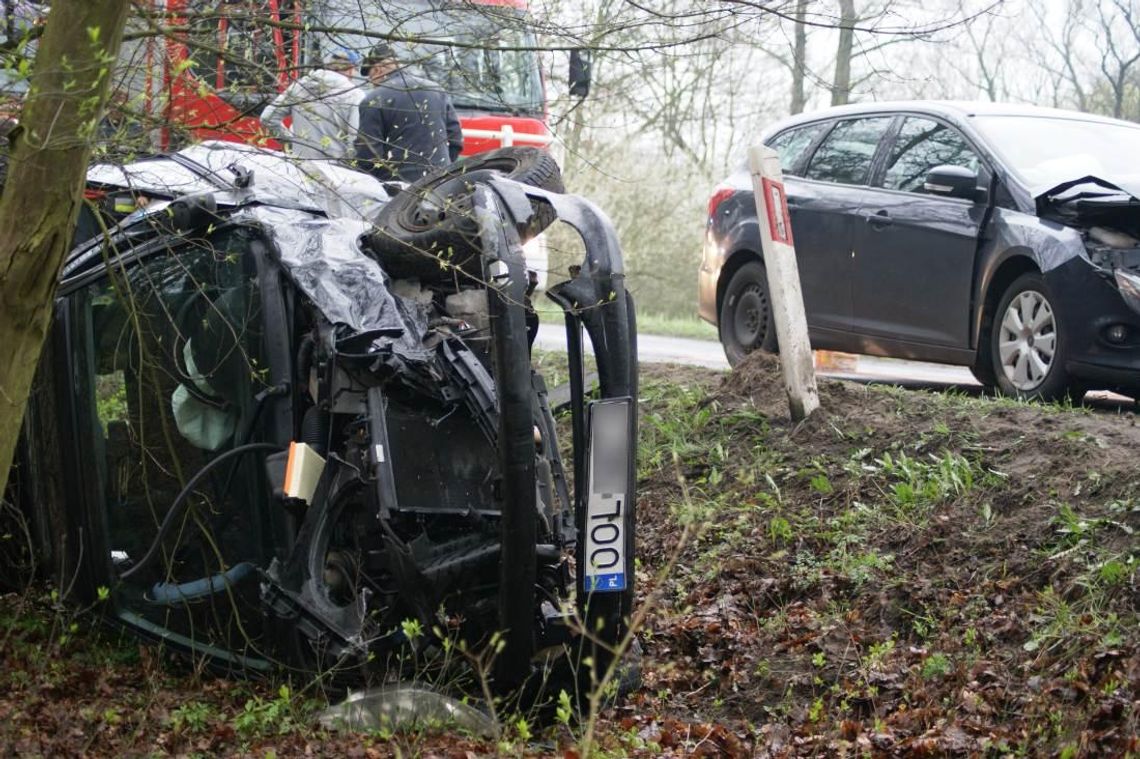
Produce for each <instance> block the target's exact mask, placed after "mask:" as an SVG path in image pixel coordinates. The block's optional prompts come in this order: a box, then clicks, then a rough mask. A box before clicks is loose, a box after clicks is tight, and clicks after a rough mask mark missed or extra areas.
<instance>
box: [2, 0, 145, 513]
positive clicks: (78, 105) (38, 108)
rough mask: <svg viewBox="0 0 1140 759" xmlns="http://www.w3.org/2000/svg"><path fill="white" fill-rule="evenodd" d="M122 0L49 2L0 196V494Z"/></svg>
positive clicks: (102, 100) (119, 29) (103, 97)
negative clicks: (0, 356)
mask: <svg viewBox="0 0 1140 759" xmlns="http://www.w3.org/2000/svg"><path fill="white" fill-rule="evenodd" d="M128 1H129V0H54V2H52V4H51V12H50V13H49V14H48V20H47V24H46V27H45V29H44V35H43V38H42V39H41V41H40V45H39V49H38V51H37V52H36V60H35V64H34V66H33V69H32V80H31V86H30V88H29V91H28V96H27V99H26V101H25V102H24V108H23V113H22V114H21V117H20V126H19V127H18V129H17V130H16V132H14V133H13V136H12V138H11V158H10V164H9V167H8V177H7V181H6V182H5V186H4V192H3V195H2V196H0V346H3V349H4V357H3V358H4V360H3V362H0V493H3V492H4V490H5V486H6V484H7V481H8V470H9V468H10V466H11V463H12V456H13V452H14V451H15V447H16V438H17V435H18V434H19V431H20V422H21V420H22V418H23V414H24V405H25V402H26V401H27V399H28V391H29V389H30V387H31V384H32V377H33V376H34V374H35V371H36V364H37V361H38V359H39V356H40V351H41V349H42V347H43V342H44V336H45V334H46V333H47V328H48V324H49V322H50V321H51V312H52V308H51V305H52V299H53V297H54V295H55V283H56V278H57V277H58V275H59V269H60V266H61V264H62V263H63V258H64V256H65V255H66V253H67V247H68V244H69V243H70V242H71V233H72V228H73V227H74V226H75V219H76V216H77V214H78V212H79V204H80V202H81V201H82V191H83V184H84V176H85V173H86V169H87V161H88V159H89V158H90V154H91V142H90V137H91V135H92V134H93V133H94V130H95V128H96V127H97V125H98V123H99V119H100V117H101V115H102V113H103V107H104V105H105V104H106V101H107V94H108V91H109V87H110V81H111V69H112V67H113V64H114V61H115V57H116V56H117V55H118V51H119V44H120V42H121V41H122V37H123V26H124V23H125V21H126V17H127V6H128Z"/></svg>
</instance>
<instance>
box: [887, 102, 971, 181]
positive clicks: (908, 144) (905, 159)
mask: <svg viewBox="0 0 1140 759" xmlns="http://www.w3.org/2000/svg"><path fill="white" fill-rule="evenodd" d="M938 166H961V167H962V168H965V169H970V170H971V171H974V172H978V171H979V168H980V167H981V160H980V159H979V158H978V154H977V153H975V152H974V151H973V150H972V149H971V148H970V146H969V145H968V144H967V143H966V140H965V138H963V137H962V135H960V134H958V132H956V131H955V130H953V129H951V128H950V127H948V126H946V125H945V124H940V123H938V122H937V121H933V120H931V119H923V118H918V117H915V116H909V117H907V119H906V121H904V122H903V125H902V128H901V129H900V130H899V133H898V136H897V137H895V144H894V147H893V148H892V149H891V155H890V158H889V159H888V160H887V173H886V175H885V176H884V177H883V186H884V187H886V188H887V189H890V190H904V191H906V192H924V190H923V189H922V188H923V184H924V183H925V181H926V175H927V174H928V173H929V172H930V170H931V169H933V168H936V167H938Z"/></svg>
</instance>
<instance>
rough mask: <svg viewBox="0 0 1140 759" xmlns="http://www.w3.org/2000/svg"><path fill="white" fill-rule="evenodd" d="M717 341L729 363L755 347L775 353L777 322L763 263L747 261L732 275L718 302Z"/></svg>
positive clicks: (737, 361) (738, 359)
mask: <svg viewBox="0 0 1140 759" xmlns="http://www.w3.org/2000/svg"><path fill="white" fill-rule="evenodd" d="M718 322H719V324H720V342H721V345H723V346H724V355H725V357H726V358H727V359H728V363H729V365H730V366H736V365H737V364H739V363H740V362H741V361H743V360H744V358H745V356H747V355H748V354H749V353H751V352H752V351H755V350H762V351H767V352H768V353H775V352H777V350H778V345H777V342H776V324H775V322H774V321H773V319H772V299H771V298H770V297H769V296H768V275H767V273H766V272H765V269H764V264H762V263H760V262H759V261H750V262H749V263H746V264H744V266H741V267H740V268H739V269H737V270H736V272H735V273H734V274H733V275H732V279H730V280H729V281H728V287H726V288H725V290H724V300H723V301H722V302H721V306H720V318H719V320H718Z"/></svg>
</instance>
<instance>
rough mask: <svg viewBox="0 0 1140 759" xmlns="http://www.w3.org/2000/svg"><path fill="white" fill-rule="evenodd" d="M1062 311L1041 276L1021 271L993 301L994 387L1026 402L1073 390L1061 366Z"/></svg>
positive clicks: (1063, 356)
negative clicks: (1058, 309) (997, 299)
mask: <svg viewBox="0 0 1140 759" xmlns="http://www.w3.org/2000/svg"><path fill="white" fill-rule="evenodd" d="M1061 319H1062V317H1061V315H1060V314H1058V313H1057V308H1056V301H1055V299H1054V298H1053V296H1052V293H1051V292H1050V291H1049V287H1048V285H1047V284H1046V283H1045V279H1044V278H1043V277H1042V276H1041V275H1040V274H1038V273H1037V272H1029V273H1026V274H1022V275H1021V276H1020V277H1018V278H1017V279H1016V280H1014V281H1013V283H1012V284H1010V286H1009V288H1008V289H1006V291H1005V293H1004V294H1003V295H1002V297H1001V300H999V301H998V307H997V311H995V312H994V321H993V326H992V327H991V329H990V333H989V338H990V340H989V342H990V360H991V361H992V366H993V370H994V379H995V382H996V385H997V389H998V391H999V392H1001V393H1002V394H1003V395H1008V396H1011V397H1014V398H1024V399H1026V400H1039V401H1056V400H1060V399H1062V398H1065V397H1067V396H1068V395H1069V394H1070V393H1071V392H1073V391H1075V390H1076V385H1075V384H1073V383H1072V380H1071V379H1070V377H1069V374H1068V372H1067V371H1066V369H1065V360H1066V357H1067V346H1066V343H1065V338H1064V330H1063V329H1062V322H1061Z"/></svg>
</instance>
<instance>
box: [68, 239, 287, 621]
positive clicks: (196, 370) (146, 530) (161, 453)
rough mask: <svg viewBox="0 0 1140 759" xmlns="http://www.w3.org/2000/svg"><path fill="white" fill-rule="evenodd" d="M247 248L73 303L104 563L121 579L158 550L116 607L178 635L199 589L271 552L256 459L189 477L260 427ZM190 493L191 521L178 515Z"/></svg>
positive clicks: (167, 256) (186, 261)
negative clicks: (178, 609) (181, 615)
mask: <svg viewBox="0 0 1140 759" xmlns="http://www.w3.org/2000/svg"><path fill="white" fill-rule="evenodd" d="M250 244H251V233H249V232H248V231H246V230H238V229H231V230H220V231H218V232H215V233H213V234H212V235H210V236H209V237H208V238H206V239H197V240H195V241H194V242H193V243H190V244H179V245H177V247H175V248H173V249H170V250H167V251H163V252H162V253H158V254H154V255H151V256H148V257H146V258H143V259H141V260H138V261H134V262H131V263H128V264H126V265H125V266H123V267H116V268H114V269H112V270H111V271H110V272H109V276H107V277H106V278H103V279H101V280H99V281H96V282H94V283H92V284H91V285H88V286H87V287H84V288H82V289H80V290H78V291H76V293H74V294H73V295H72V296H70V304H69V308H70V310H71V314H72V320H73V324H74V325H76V326H75V328H76V330H77V331H79V332H81V333H85V334H86V335H87V338H86V339H85V340H77V341H76V342H75V345H74V347H73V349H72V350H73V361H74V363H75V366H76V369H75V378H76V382H75V384H74V392H75V393H76V402H77V406H78V408H79V409H81V413H83V414H86V415H89V416H88V417H87V418H89V419H90V420H91V425H90V429H91V430H92V433H91V435H92V439H91V441H90V446H89V448H90V450H91V460H92V461H91V463H92V472H93V475H94V476H95V477H97V478H98V480H99V482H100V484H99V487H98V489H97V491H96V492H97V493H99V497H100V500H101V508H102V510H103V520H104V523H105V525H106V539H107V549H108V551H109V557H108V559H109V560H110V562H111V563H112V565H113V566H114V567H115V568H116V569H117V570H118V571H119V572H122V571H124V570H125V569H129V568H130V567H131V566H133V565H134V564H136V563H138V562H140V559H142V558H143V557H144V556H145V555H147V554H148V553H149V552H151V551H152V550H153V549H152V546H153V545H160V546H161V548H162V553H161V554H160V556H159V558H158V559H157V560H155V561H153V562H152V563H151V565H150V566H149V567H148V568H147V569H146V571H145V572H143V573H141V574H140V575H139V577H138V578H137V579H132V581H131V584H132V585H133V586H134V587H133V588H132V589H130V590H129V591H128V590H124V593H125V594H126V595H125V596H123V598H122V599H120V600H121V601H122V602H124V603H126V604H127V605H128V606H129V607H131V608H132V610H133V611H135V612H137V613H139V614H142V615H143V616H146V617H148V618H151V620H152V621H153V622H155V623H156V624H174V622H173V621H172V618H168V616H169V615H170V614H172V613H173V607H175V606H181V605H182V604H183V602H186V603H189V602H190V601H191V600H194V599H195V598H196V597H197V594H198V591H199V590H201V589H202V587H203V586H204V585H205V584H207V583H208V581H207V580H205V579H204V578H210V577H213V576H215V575H218V574H219V573H221V572H223V571H227V570H229V569H232V568H234V567H235V566H236V565H237V563H238V562H239V561H241V560H246V559H248V558H249V557H251V556H255V557H256V556H260V555H261V554H262V551H261V549H260V547H259V539H260V538H261V537H263V535H264V533H263V532H262V531H261V530H259V527H260V526H261V525H262V524H264V521H265V516H264V514H263V513H262V512H261V509H262V508H264V504H265V503H266V500H267V494H266V493H265V492H264V489H263V487H264V486H263V482H262V480H263V475H261V474H259V470H258V467H259V466H260V464H259V462H258V460H257V459H256V458H255V457H251V456H240V457H236V458H234V459H233V461H232V462H231V463H229V464H228V465H227V466H219V467H216V468H215V469H214V470H212V471H210V472H209V473H208V476H203V477H198V478H197V479H194V478H195V475H196V474H197V473H198V472H200V471H202V470H203V467H204V466H205V464H206V463H207V462H208V461H210V460H212V459H214V458H216V457H218V456H219V455H222V454H224V453H225V452H226V451H229V450H232V449H234V448H235V447H237V446H240V445H243V444H244V443H246V442H249V441H250V440H253V439H256V433H257V430H258V429H259V428H258V426H257V419H258V413H257V412H258V405H259V404H258V401H257V400H256V397H257V394H258V393H259V392H261V391H262V390H264V389H265V386H266V373H265V367H266V364H265V362H264V360H263V358H262V356H263V350H262V341H261V328H260V325H261V312H260V300H259V289H258V286H257V278H256V276H255V271H254V266H253V261H252V259H253V257H252V254H251V253H250V252H249V246H250ZM186 489H189V492H188V493H187V495H188V496H189V498H188V502H187V503H186V505H185V510H184V511H180V512H176V513H173V514H171V511H172V507H173V505H174V504H175V502H176V501H177V499H178V498H179V494H180V493H182V492H183V491H184V490H186ZM183 497H184V499H185V496H183ZM168 514H169V515H170V516H169V517H168ZM169 519H174V520H176V522H175V523H172V526H173V527H174V529H173V530H172V531H171V532H170V533H168V534H166V538H165V540H162V539H160V535H161V534H162V533H161V531H160V528H159V525H160V524H163V523H164V522H167V521H168V520H169ZM228 579H233V578H228ZM124 587H125V586H124ZM140 593H141V595H140ZM202 621H203V620H201V619H199V622H202Z"/></svg>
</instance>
